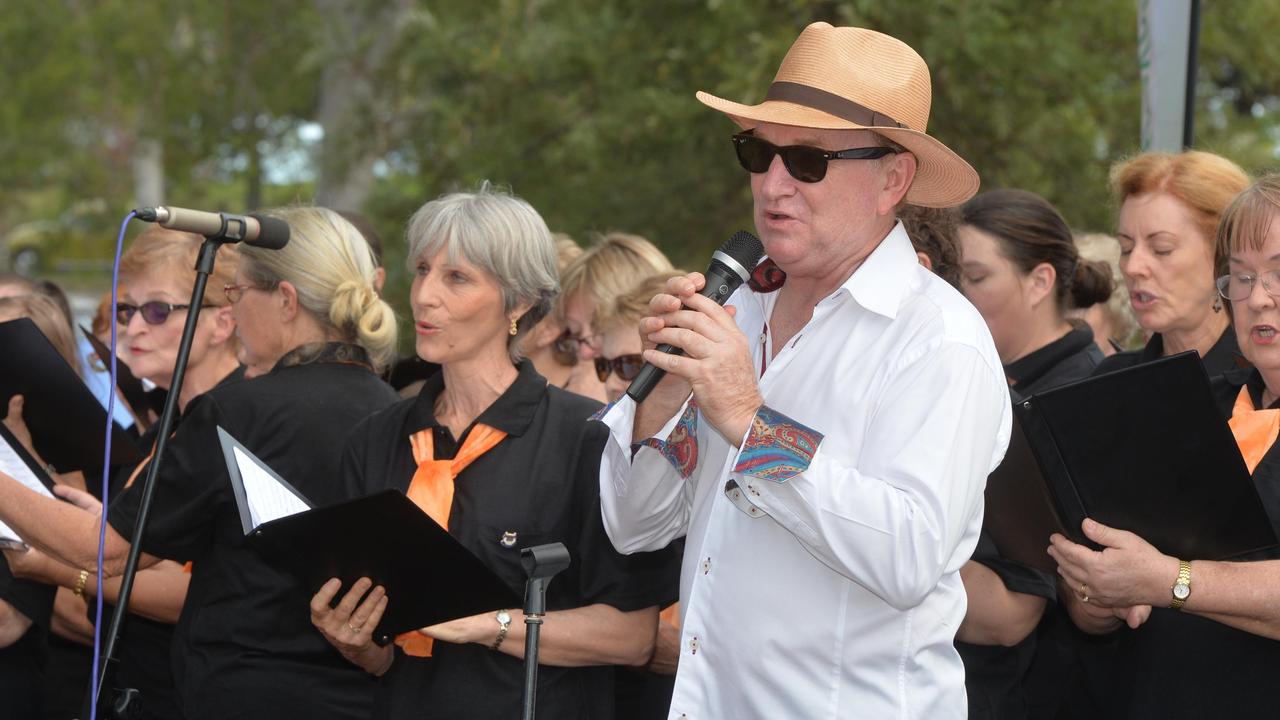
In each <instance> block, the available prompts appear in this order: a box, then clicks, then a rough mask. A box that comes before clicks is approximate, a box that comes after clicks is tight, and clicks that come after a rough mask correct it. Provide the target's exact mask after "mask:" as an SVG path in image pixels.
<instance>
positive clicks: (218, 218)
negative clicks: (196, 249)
mask: <svg viewBox="0 0 1280 720" xmlns="http://www.w3.org/2000/svg"><path fill="white" fill-rule="evenodd" d="M134 212H135V213H137V216H138V219H139V220H143V221H145V222H154V223H160V226H161V227H166V228H169V229H170V230H180V231H182V232H189V233H195V234H197V235H204V236H205V237H207V238H215V239H220V240H227V241H230V242H242V243H244V244H246V245H253V246H254V247H260V248H266V249H268V250H279V249H280V248H282V247H284V246H285V245H287V244H288V242H289V225H288V223H286V222H285V221H283V220H280V219H279V218H273V217H270V216H267V215H253V214H250V215H233V214H231V213H212V212H205V211H203V210H188V209H186V208H180V207H172V206H167V207H166V206H159V207H144V208H138V209H137V210H134Z"/></svg>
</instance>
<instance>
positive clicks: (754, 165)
mask: <svg viewBox="0 0 1280 720" xmlns="http://www.w3.org/2000/svg"><path fill="white" fill-rule="evenodd" d="M733 147H734V149H735V150H736V151H737V152H738V162H739V163H742V168H743V169H744V170H746V171H747V172H750V173H757V174H758V173H762V172H767V171H768V170H769V166H770V165H772V164H773V156H774V155H781V156H782V164H783V165H784V166H786V168H787V172H789V173H791V177H793V178H795V179H797V180H799V181H800V182H806V183H816V182H819V181H821V180H822V178H824V177H826V176H827V163H828V162H829V161H831V160H875V159H876V158H882V157H884V156H885V155H889V154H891V153H896V152H897V150H894V149H893V148H889V147H864V148H849V149H848V150H823V149H822V148H818V147H813V146H812V145H786V146H783V147H778V146H777V145H774V144H773V143H771V142H769V141H768V140H761V139H760V138H758V137H756V136H755V135H751V134H749V133H739V134H737V135H734V136H733Z"/></svg>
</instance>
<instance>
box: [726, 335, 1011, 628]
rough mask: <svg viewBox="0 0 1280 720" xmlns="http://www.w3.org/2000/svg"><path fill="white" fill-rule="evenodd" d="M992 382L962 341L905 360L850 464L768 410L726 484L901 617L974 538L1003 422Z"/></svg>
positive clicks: (824, 441)
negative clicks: (857, 453) (737, 488)
mask: <svg viewBox="0 0 1280 720" xmlns="http://www.w3.org/2000/svg"><path fill="white" fill-rule="evenodd" d="M1000 377H1001V375H1000V373H999V372H998V371H996V370H995V369H993V368H991V367H990V365H989V364H988V363H987V361H986V360H985V359H984V358H983V356H982V354H981V353H979V352H978V351H977V350H976V349H975V348H973V347H970V346H967V345H963V344H955V343H950V344H948V343H943V344H941V345H940V346H939V347H936V348H934V349H932V350H930V351H928V352H922V353H920V355H919V356H918V357H916V358H915V359H914V360H910V361H906V362H904V363H903V364H902V365H901V366H900V367H899V368H898V369H896V370H894V371H893V372H892V377H891V378H890V379H889V381H888V383H887V384H886V385H885V387H884V392H883V393H881V394H880V395H879V397H881V398H884V399H885V400H884V404H883V406H880V407H876V408H875V409H874V410H873V413H874V417H873V418H872V420H871V422H869V423H868V424H867V428H868V430H867V437H865V438H864V439H863V440H862V442H861V452H860V455H859V456H858V457H851V456H850V453H847V452H842V451H841V450H842V449H841V448H840V447H839V446H838V443H839V438H837V437H834V436H832V435H830V434H828V435H827V436H825V437H824V436H823V434H822V432H821V431H822V428H810V427H807V426H805V425H804V424H803V423H802V422H800V421H798V420H796V419H793V418H790V417H787V416H786V415H783V414H782V413H780V412H778V411H776V410H773V409H771V408H769V407H764V408H762V409H761V410H760V411H759V412H758V413H757V415H756V417H755V419H754V420H753V423H752V428H751V430H750V431H749V432H748V434H747V437H746V438H745V439H744V441H743V443H742V445H741V449H740V450H739V451H738V454H737V457H736V459H735V461H734V467H733V472H732V474H731V478H732V480H733V482H734V483H736V484H737V486H738V487H739V488H741V492H743V493H744V494H745V497H746V499H747V500H748V501H749V502H750V503H751V504H752V505H754V506H756V507H758V508H759V509H760V510H762V511H763V512H765V513H767V514H768V515H769V516H770V517H772V518H773V519H774V520H775V521H777V522H778V523H780V524H781V525H783V526H784V527H786V528H787V529H788V530H789V531H790V532H791V533H792V534H794V535H795V536H796V538H797V539H798V540H799V541H800V542H801V543H802V544H803V545H804V546H805V548H806V549H807V550H808V551H809V552H811V553H812V554H813V555H814V556H815V557H817V558H818V559H819V560H821V561H822V562H823V563H824V564H826V565H828V566H829V567H831V568H832V569H833V570H835V571H836V572H838V573H841V574H843V575H845V576H847V577H848V578H850V579H851V580H853V581H855V582H857V583H859V584H861V585H863V586H864V587H866V588H867V589H868V590H870V591H871V592H873V593H875V594H876V595H877V596H879V597H880V598H882V599H883V600H884V601H885V602H886V603H888V604H890V605H892V606H894V607H896V608H898V609H907V608H910V607H913V606H915V605H918V604H919V603H920V602H921V601H922V600H923V599H924V598H925V597H926V596H927V595H928V594H929V593H930V592H931V591H932V590H933V588H934V587H935V586H936V585H937V583H938V581H939V579H940V578H941V577H942V575H943V574H944V573H947V572H954V571H957V570H958V569H959V567H960V565H962V564H963V562H964V560H965V559H967V558H968V557H969V556H970V555H971V554H972V552H973V548H974V545H975V544H976V542H977V537H978V530H979V527H980V525H981V515H982V494H983V489H984V487H985V485H986V477H987V474H988V473H989V472H990V471H991V470H992V468H993V466H994V465H995V463H996V462H997V461H998V459H999V457H1001V456H1002V455H1003V453H1004V447H1005V445H1006V444H1007V443H1008V436H1009V426H1010V422H1011V418H1010V409H1009V401H1008V388H1007V387H1003V386H1002V385H1001V383H1000ZM992 438H995V439H996V445H997V446H998V447H995V448H993V446H992V445H993V443H992ZM833 443H837V444H836V445H833Z"/></svg>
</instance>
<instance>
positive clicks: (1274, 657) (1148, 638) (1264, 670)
mask: <svg viewBox="0 0 1280 720" xmlns="http://www.w3.org/2000/svg"><path fill="white" fill-rule="evenodd" d="M1242 385H1245V386H1248V387H1249V388H1250V391H1251V393H1252V394H1253V396H1254V403H1255V407H1257V406H1258V403H1259V402H1260V398H1261V393H1262V378H1261V376H1260V375H1258V373H1257V371H1255V370H1251V369H1250V370H1235V371H1232V372H1229V373H1226V374H1224V375H1222V376H1219V377H1218V378H1215V380H1214V383H1213V388H1214V393H1215V395H1216V396H1217V398H1218V402H1219V407H1220V408H1221V410H1222V413H1223V417H1224V418H1229V417H1230V416H1231V410H1232V406H1233V405H1234V403H1235V400H1236V396H1237V395H1238V394H1239V392H1240V387H1241V386H1242ZM1273 407H1274V406H1273ZM1253 480H1254V485H1255V486H1256V487H1257V489H1258V495H1259V497H1260V498H1261V499H1262V503H1263V506H1264V507H1265V508H1266V510H1267V514H1268V515H1269V516H1270V518H1271V521H1272V524H1274V525H1280V443H1277V444H1276V445H1272V447H1271V449H1270V450H1268V451H1267V454H1266V455H1264V456H1263V458H1262V461H1261V462H1260V463H1259V464H1258V467H1257V468H1256V469H1254V472H1253ZM1274 557H1277V554H1276V553H1275V552H1270V553H1265V554H1261V555H1260V556H1258V557H1255V558H1252V559H1264V558H1274ZM1191 559H1195V558H1191ZM1172 580H1173V579H1172V578H1170V584H1171V585H1172ZM1191 582H1192V592H1194V588H1195V578H1194V576H1193V577H1192V581H1191ZM1118 632H1119V633H1120V638H1119V643H1120V649H1119V657H1118V662H1117V663H1116V668H1117V670H1118V675H1117V676H1116V678H1115V683H1114V684H1113V686H1112V688H1111V691H1112V697H1111V702H1110V703H1109V709H1110V710H1111V711H1112V717H1116V718H1160V720H1169V719H1171V718H1205V717H1221V718H1246V719H1247V718H1275V717H1276V716H1277V715H1278V714H1280V711H1277V708H1276V698H1275V688H1276V687H1277V686H1280V642H1277V641H1275V640H1269V639H1267V638H1264V637H1261V636H1259V635H1254V634H1252V633H1248V632H1245V631H1243V630H1237V629H1235V628H1232V627H1228V626H1226V625H1223V624H1222V623H1218V622H1214V621H1213V620H1209V619H1208V618H1204V617H1200V616H1197V615H1192V614H1190V613H1183V612H1178V611H1177V610H1171V609H1169V608H1167V607H1157V608H1154V609H1153V610H1152V611H1151V618H1150V619H1149V620H1147V622H1146V624H1144V625H1142V626H1141V627H1139V628H1138V629H1137V630H1129V629H1128V628H1123V629H1121V630H1120V631H1118Z"/></svg>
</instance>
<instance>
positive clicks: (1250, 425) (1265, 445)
mask: <svg viewBox="0 0 1280 720" xmlns="http://www.w3.org/2000/svg"><path fill="white" fill-rule="evenodd" d="M1227 424H1228V425H1230V426H1231V434H1232V435H1235V437H1236V445H1238V446H1240V454H1241V455H1243V456H1244V464H1245V465H1246V466H1247V467H1248V468H1249V473H1250V474H1252V473H1253V470H1254V468H1256V467H1258V463H1260V462H1262V458H1263V456H1264V455H1266V454H1267V451H1268V450H1270V449H1271V446H1272V445H1274V444H1275V442H1276V438H1277V437H1278V436H1280V410H1255V409H1254V407H1253V398H1251V397H1249V387H1248V386H1247V385H1246V386H1245V387H1242V388H1240V394H1239V395H1237V396H1236V404H1235V407H1233V408H1232V409H1231V419H1230V420H1228V421H1227Z"/></svg>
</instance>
